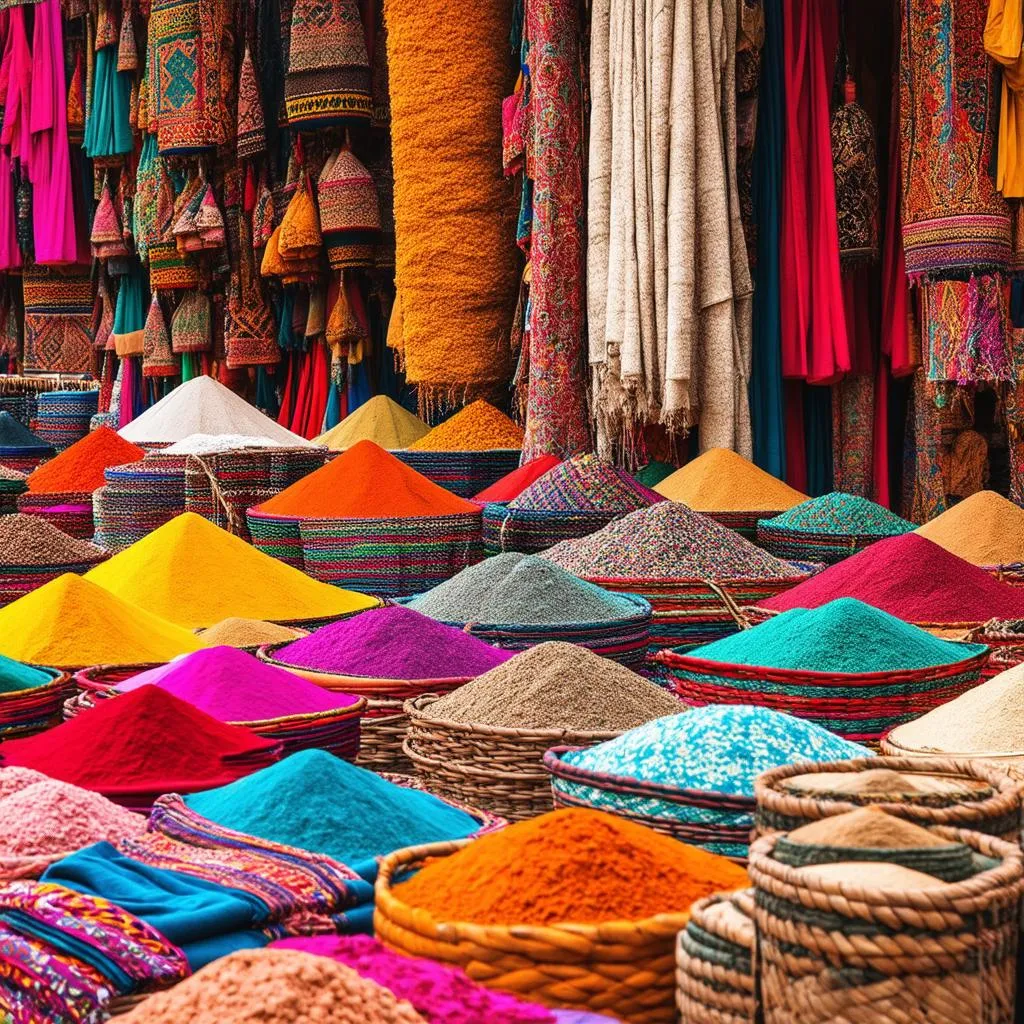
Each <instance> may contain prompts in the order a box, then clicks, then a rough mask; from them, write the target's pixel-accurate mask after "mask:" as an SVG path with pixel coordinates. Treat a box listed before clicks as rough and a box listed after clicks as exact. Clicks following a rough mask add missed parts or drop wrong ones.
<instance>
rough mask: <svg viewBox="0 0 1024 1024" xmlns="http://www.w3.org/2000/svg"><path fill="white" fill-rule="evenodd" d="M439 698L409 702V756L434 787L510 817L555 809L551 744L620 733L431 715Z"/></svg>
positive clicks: (585, 742) (582, 742) (585, 743)
mask: <svg viewBox="0 0 1024 1024" xmlns="http://www.w3.org/2000/svg"><path fill="white" fill-rule="evenodd" d="M437 699H438V696H437V695H436V694H427V695H425V696H422V697H415V698H412V699H411V700H408V701H406V703H405V711H406V714H408V716H409V730H408V734H407V736H406V740H405V744H404V747H403V749H404V751H405V755H406V757H408V758H409V760H410V761H411V762H412V763H413V764H414V765H415V766H416V772H417V774H418V775H419V776H420V778H422V779H423V780H424V781H425V782H426V784H427V788H428V789H430V790H431V792H434V793H439V794H441V795H442V796H450V797H451V798H452V799H454V800H459V801H461V802H463V803H467V804H472V805H473V806H475V807H483V808H485V809H486V810H489V811H493V812H494V813H495V814H500V815H501V816H502V817H503V818H508V820H509V821H522V820H524V819H526V818H532V817H535V816H536V815H538V814H544V813H545V812H547V811H550V810H551V808H552V806H553V801H552V797H551V786H550V783H549V781H548V775H547V772H546V771H545V769H544V754H545V753H546V752H547V750H548V749H549V748H551V747H557V746H561V745H566V746H573V747H591V746H593V745H594V744H595V743H603V742H604V741H605V740H610V739H613V738H614V737H616V736H618V735H619V733H617V732H571V731H569V730H566V729H508V728H502V727H499V726H493V725H476V724H466V723H464V722H452V721H449V720H447V719H444V718H436V717H434V716H433V715H431V714H430V710H429V709H430V705H431V704H433V703H434V701H436V700H437Z"/></svg>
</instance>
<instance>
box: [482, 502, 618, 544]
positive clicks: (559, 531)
mask: <svg viewBox="0 0 1024 1024" xmlns="http://www.w3.org/2000/svg"><path fill="white" fill-rule="evenodd" d="M626 514H627V513H626V512H624V511H620V512H575V511H566V510H561V509H558V510H552V511H538V510H535V509H526V508H515V509H513V508H509V507H508V505H505V504H500V503H497V502H488V503H487V504H486V505H484V509H483V537H484V552H485V554H488V555H498V554H501V552H503V551H521V552H522V553H523V554H527V555H532V554H536V553H537V552H538V551H545V550H547V549H548V548H550V547H553V546H554V545H555V544H557V543H558V542H559V541H563V540H576V539H577V538H578V537H586V536H588V535H589V534H591V533H594V532H596V531H597V530H600V529H602V528H603V527H605V526H607V525H608V524H609V523H611V522H613V521H614V520H616V519H619V518H621V517H622V516H624V515H626Z"/></svg>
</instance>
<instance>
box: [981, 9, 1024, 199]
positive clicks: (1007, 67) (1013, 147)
mask: <svg viewBox="0 0 1024 1024" xmlns="http://www.w3.org/2000/svg"><path fill="white" fill-rule="evenodd" d="M984 41H985V52H986V53H987V54H988V55H989V56H990V57H991V58H992V59H993V60H994V61H997V62H998V63H999V64H1001V65H1002V68H1003V74H1002V98H1001V103H1000V109H999V156H998V160H997V163H996V188H997V189H999V191H1000V192H1002V193H1003V195H1004V196H1006V198H1007V199H1017V198H1020V197H1022V196H1024V53H1022V52H1021V47H1022V44H1024V19H1022V14H1021V3H1020V0H989V5H988V17H987V19H986V21H985V36H984Z"/></svg>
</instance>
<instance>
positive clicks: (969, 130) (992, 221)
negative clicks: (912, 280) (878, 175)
mask: <svg viewBox="0 0 1024 1024" xmlns="http://www.w3.org/2000/svg"><path fill="white" fill-rule="evenodd" d="M986 8H987V0H903V32H902V46H901V54H900V134H901V138H902V163H903V166H902V185H903V248H904V252H905V256H906V267H907V273H908V274H910V276H911V277H914V276H916V275H927V276H932V277H934V276H938V275H941V274H944V273H948V272H950V271H957V270H970V271H974V272H977V271H979V270H982V269H987V270H1005V269H1006V267H1007V265H1008V263H1009V261H1010V216H1009V210H1008V207H1007V205H1006V202H1005V200H1004V199H1003V198H1002V197H1001V196H1000V195H999V193H998V192H997V191H996V187H995V183H994V182H993V180H992V178H991V176H990V174H989V166H990V163H991V160H992V153H993V146H994V144H995V133H996V127H997V123H998V122H997V103H998V100H999V92H998V90H997V89H996V73H997V71H996V65H995V64H994V63H993V62H991V61H990V60H989V59H988V56H987V54H986V53H985V50H984V48H983V46H982V45H981V44H980V41H981V39H982V37H983V33H984V27H985V20H986Z"/></svg>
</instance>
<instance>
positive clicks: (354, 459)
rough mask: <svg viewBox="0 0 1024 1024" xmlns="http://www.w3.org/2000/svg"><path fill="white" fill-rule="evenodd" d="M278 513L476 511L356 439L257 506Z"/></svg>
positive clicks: (395, 515) (379, 515)
mask: <svg viewBox="0 0 1024 1024" xmlns="http://www.w3.org/2000/svg"><path fill="white" fill-rule="evenodd" d="M258 511H260V512H269V513H271V514H272V515H279V516H301V517H305V518H322V519H411V518H413V517H420V516H448V515H463V514H466V513H478V512H479V511H480V508H479V506H478V505H474V504H473V503H472V502H471V501H466V500H465V499H463V498H459V497H456V495H454V494H452V493H451V491H446V490H445V489H444V488H443V487H438V485H437V484H435V483H434V482H433V481H432V480H428V479H427V478H426V477H425V476H423V474H422V473H417V472H416V470H414V469H410V468H409V467H408V466H407V465H405V463H403V462H400V461H399V460H398V459H396V458H395V457H394V455H392V454H390V453H389V452H386V451H384V449H383V448H381V447H379V446H378V445H375V444H374V443H373V442H372V441H360V442H359V443H358V444H354V445H353V446H352V447H351V448H349V449H348V451H347V452H345V453H344V454H342V455H339V456H338V457H337V458H336V459H333V460H332V461H331V462H328V463H327V465H326V466H323V467H322V468H320V469H318V470H317V471H316V472H315V473H310V474H309V476H305V477H303V478H302V479H301V480H299V481H298V482H297V483H294V484H292V485H291V487H289V488H287V489H286V490H283V491H282V492H281V493H280V494H278V495H275V496H274V497H273V498H271V499H270V500H269V501H265V502H264V503H263V504H262V505H260V506H258Z"/></svg>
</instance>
